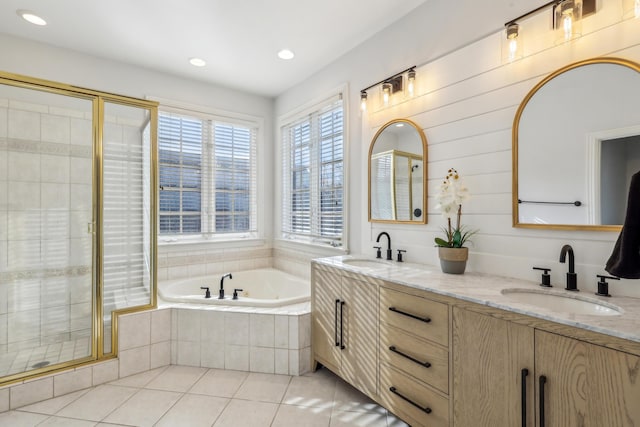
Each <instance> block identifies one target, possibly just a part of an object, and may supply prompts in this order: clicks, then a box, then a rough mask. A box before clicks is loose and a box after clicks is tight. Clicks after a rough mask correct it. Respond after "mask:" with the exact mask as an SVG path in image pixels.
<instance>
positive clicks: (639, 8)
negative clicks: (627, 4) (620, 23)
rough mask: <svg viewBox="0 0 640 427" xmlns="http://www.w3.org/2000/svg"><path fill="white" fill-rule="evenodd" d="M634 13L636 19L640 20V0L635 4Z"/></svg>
mask: <svg viewBox="0 0 640 427" xmlns="http://www.w3.org/2000/svg"><path fill="white" fill-rule="evenodd" d="M633 12H634V16H635V17H636V18H640V0H636V1H635V2H634V6H633Z"/></svg>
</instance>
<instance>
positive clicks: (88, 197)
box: [69, 184, 93, 211]
mask: <svg viewBox="0 0 640 427" xmlns="http://www.w3.org/2000/svg"><path fill="white" fill-rule="evenodd" d="M69 188H70V192H71V206H72V207H73V210H74V211H91V207H92V206H91V204H92V198H93V196H92V192H93V190H92V187H91V185H88V184H70V185H69Z"/></svg>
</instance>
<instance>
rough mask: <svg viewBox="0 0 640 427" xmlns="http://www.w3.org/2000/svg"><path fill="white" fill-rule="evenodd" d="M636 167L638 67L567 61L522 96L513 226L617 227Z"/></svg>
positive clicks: (639, 146) (615, 61) (639, 150)
mask: <svg viewBox="0 0 640 427" xmlns="http://www.w3.org/2000/svg"><path fill="white" fill-rule="evenodd" d="M638 171H640V66H639V65H638V64H636V63H634V62H631V61H627V60H624V59H619V58H594V59H590V60H586V61H581V62H578V63H575V64H571V65H568V66H566V67H564V68H562V69H560V70H558V71H556V72H554V73H552V74H550V75H549V76H548V77H546V78H545V79H543V80H542V81H541V82H540V83H538V84H537V85H536V86H535V87H534V88H533V89H532V90H531V91H530V92H529V93H528V94H527V96H526V97H525V99H524V100H523V101H522V104H520V107H519V108H518V111H517V113H516V117H515V120H514V124H513V225H514V227H526V228H550V229H570V230H604V231H618V230H620V227H621V224H622V223H623V222H624V216H625V212H626V201H627V195H628V191H629V183H630V180H631V176H632V175H633V174H634V173H636V172H638Z"/></svg>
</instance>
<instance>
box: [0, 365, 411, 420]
mask: <svg viewBox="0 0 640 427" xmlns="http://www.w3.org/2000/svg"><path fill="white" fill-rule="evenodd" d="M0 426H12V427H14V426H16V427H18V426H20V427H22V426H25V427H26V426H64V427H76V426H77V427H84V426H105V427H106V426H112V427H113V426H163V427H164V426H180V427H192V426H214V427H222V426H231V427H243V426H246V427H262V426H270V427H287V426H290V427H294V426H295V427H301V426H304V427H315V426H325V427H339V426H340V427H343V426H367V427H389V426H393V427H400V426H406V424H404V423H403V422H402V421H400V420H398V419H397V418H395V417H394V416H393V415H391V414H389V413H388V412H387V411H386V410H385V409H384V408H382V407H380V406H378V405H377V404H376V403H375V402H373V401H371V400H370V399H369V398H367V397H366V396H364V395H363V394H362V393H360V392H358V391H357V390H355V389H354V388H353V387H351V386H350V385H348V384H347V383H345V382H344V381H342V380H341V379H340V378H338V377H336V376H335V375H334V374H332V373H331V372H330V371H328V370H326V369H321V370H319V371H317V372H315V373H310V374H306V375H303V376H293V377H292V376H288V375H272V374H258V373H250V372H240V371H228V370H219V369H206V368H194V367H187V366H177V365H171V366H168V367H162V368H158V369H155V370H152V371H148V372H144V373H142V374H138V375H133V376H130V377H126V378H122V379H120V380H117V381H113V382H111V383H108V384H103V385H100V386H97V387H93V388H90V389H86V390H81V391H78V392H75V393H71V394H68V395H64V396H60V397H57V398H53V399H49V400H45V401H43V402H39V403H35V404H33V405H29V406H25V407H22V408H19V409H17V410H14V411H9V412H5V413H2V414H0Z"/></svg>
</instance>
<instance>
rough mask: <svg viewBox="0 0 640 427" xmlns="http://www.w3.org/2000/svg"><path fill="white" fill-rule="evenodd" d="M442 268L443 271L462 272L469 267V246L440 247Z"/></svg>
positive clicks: (450, 272)
mask: <svg viewBox="0 0 640 427" xmlns="http://www.w3.org/2000/svg"><path fill="white" fill-rule="evenodd" d="M438 255H439V257H440V268H441V269H442V272H443V273H449V274H462V273H464V270H465V268H466V267H467V259H468V258H469V248H444V247H441V246H440V247H438Z"/></svg>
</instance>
